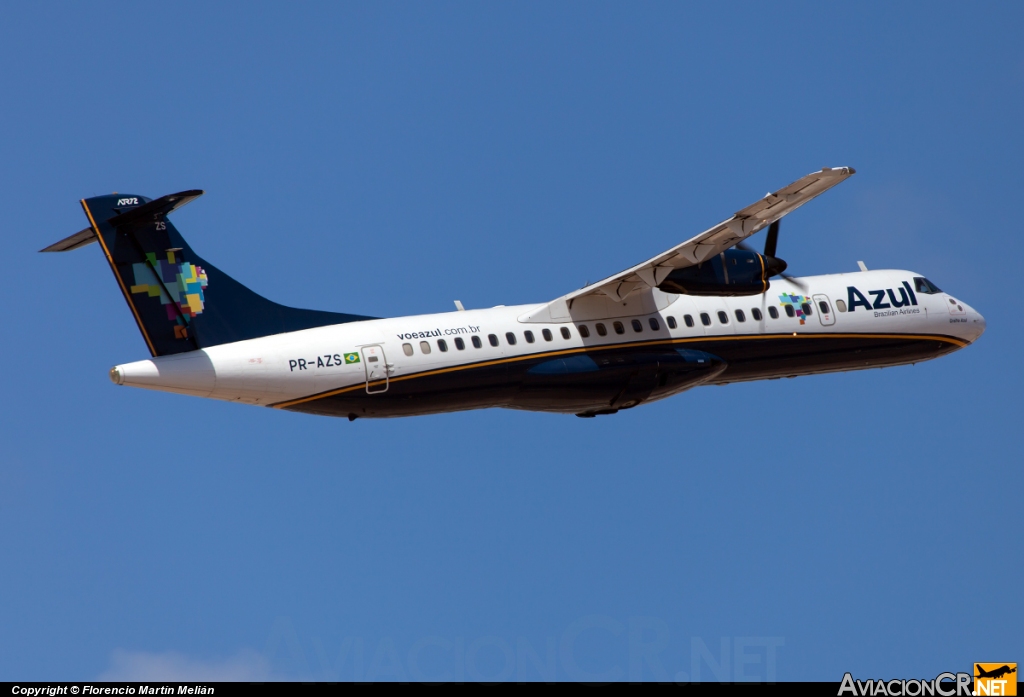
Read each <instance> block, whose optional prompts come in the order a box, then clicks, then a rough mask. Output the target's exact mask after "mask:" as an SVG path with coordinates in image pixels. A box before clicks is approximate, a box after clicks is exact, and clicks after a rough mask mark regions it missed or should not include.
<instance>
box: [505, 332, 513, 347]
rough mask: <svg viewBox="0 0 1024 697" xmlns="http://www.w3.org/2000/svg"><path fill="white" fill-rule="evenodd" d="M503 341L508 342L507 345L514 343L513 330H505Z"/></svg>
mask: <svg viewBox="0 0 1024 697" xmlns="http://www.w3.org/2000/svg"><path fill="white" fill-rule="evenodd" d="M505 341H507V342H508V345H509V346H515V345H516V335H515V334H514V333H513V332H505Z"/></svg>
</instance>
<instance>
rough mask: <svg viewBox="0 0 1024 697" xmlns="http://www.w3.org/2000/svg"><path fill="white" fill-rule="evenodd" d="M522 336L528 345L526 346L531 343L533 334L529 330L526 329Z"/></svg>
mask: <svg viewBox="0 0 1024 697" xmlns="http://www.w3.org/2000/svg"><path fill="white" fill-rule="evenodd" d="M523 336H525V337H526V343H528V344H532V343H533V332H531V331H530V330H529V329H527V330H526V331H525V332H523Z"/></svg>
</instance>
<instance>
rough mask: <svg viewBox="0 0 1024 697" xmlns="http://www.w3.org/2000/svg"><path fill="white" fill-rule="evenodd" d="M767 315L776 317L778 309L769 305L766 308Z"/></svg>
mask: <svg viewBox="0 0 1024 697" xmlns="http://www.w3.org/2000/svg"><path fill="white" fill-rule="evenodd" d="M768 316H769V317H771V318H772V319H778V318H779V310H778V309H777V308H776V307H775V306H774V305H772V306H771V307H769V308H768Z"/></svg>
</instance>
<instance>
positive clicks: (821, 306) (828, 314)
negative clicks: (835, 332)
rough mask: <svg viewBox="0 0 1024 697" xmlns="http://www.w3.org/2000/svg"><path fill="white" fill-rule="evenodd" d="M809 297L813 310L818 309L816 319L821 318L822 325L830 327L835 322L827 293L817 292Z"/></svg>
mask: <svg viewBox="0 0 1024 697" xmlns="http://www.w3.org/2000/svg"><path fill="white" fill-rule="evenodd" d="M811 298H812V299H813V300H814V305H815V308H814V309H815V310H817V311H818V319H819V320H821V324H822V326H825V327H830V326H832V325H833V324H835V323H836V315H835V311H834V310H833V309H832V303H831V302H830V301H829V299H828V296H827V295H823V294H822V293H817V294H815V295H813V296H811Z"/></svg>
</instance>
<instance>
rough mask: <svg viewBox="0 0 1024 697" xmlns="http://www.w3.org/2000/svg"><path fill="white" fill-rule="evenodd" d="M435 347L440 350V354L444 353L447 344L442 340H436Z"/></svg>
mask: <svg viewBox="0 0 1024 697" xmlns="http://www.w3.org/2000/svg"><path fill="white" fill-rule="evenodd" d="M437 347H438V348H439V349H441V353H444V352H445V351H447V350H448V342H447V341H445V340H444V339H438V340H437Z"/></svg>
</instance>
